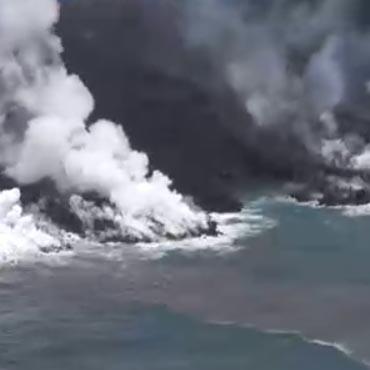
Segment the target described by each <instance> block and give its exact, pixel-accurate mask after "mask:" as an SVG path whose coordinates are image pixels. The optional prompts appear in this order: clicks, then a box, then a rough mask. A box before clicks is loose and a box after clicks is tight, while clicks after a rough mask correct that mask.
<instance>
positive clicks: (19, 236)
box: [0, 188, 67, 266]
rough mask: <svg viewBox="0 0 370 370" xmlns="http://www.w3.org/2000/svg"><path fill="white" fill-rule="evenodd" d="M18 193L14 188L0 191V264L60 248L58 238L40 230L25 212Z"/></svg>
mask: <svg viewBox="0 0 370 370" xmlns="http://www.w3.org/2000/svg"><path fill="white" fill-rule="evenodd" d="M20 197H21V193H20V190H19V189H17V188H15V189H11V190H4V191H1V192H0V266H1V265H4V264H17V263H19V262H21V261H25V260H30V259H38V258H40V257H42V256H45V255H49V254H50V255H52V254H53V251H61V250H62V249H63V242H62V241H61V240H59V239H58V238H56V237H55V236H52V235H51V234H49V233H47V232H45V231H44V230H42V229H41V228H40V227H39V226H38V225H37V224H36V221H35V219H34V217H33V216H32V215H31V214H25V213H24V211H23V209H22V206H21V203H20ZM66 238H67V236H66Z"/></svg>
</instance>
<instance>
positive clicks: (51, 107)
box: [0, 0, 209, 240]
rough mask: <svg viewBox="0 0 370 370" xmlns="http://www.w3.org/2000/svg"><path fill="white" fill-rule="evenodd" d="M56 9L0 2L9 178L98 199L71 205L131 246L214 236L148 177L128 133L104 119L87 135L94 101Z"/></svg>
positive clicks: (2, 136)
mask: <svg viewBox="0 0 370 370" xmlns="http://www.w3.org/2000/svg"><path fill="white" fill-rule="evenodd" d="M58 15H59V7H58V3H57V1H56V0H1V1H0V130H1V132H0V151H1V163H2V166H3V168H4V171H5V173H6V174H7V175H8V176H10V177H12V178H13V179H15V180H16V181H17V182H18V183H19V184H32V183H37V182H38V181H40V180H43V179H50V180H52V181H53V182H54V183H55V185H56V187H57V189H58V190H59V192H60V193H63V194H72V193H74V194H84V193H91V192H94V193H96V194H98V196H99V197H102V198H104V199H106V200H107V201H109V202H110V205H109V204H108V203H105V205H104V207H103V208H99V207H97V206H95V205H93V204H91V202H87V201H84V200H83V198H81V197H79V196H73V197H72V198H71V201H70V206H71V207H72V209H74V211H75V212H76V213H77V214H78V215H79V217H80V218H81V219H82V221H84V222H86V223H88V222H89V221H88V219H89V217H91V215H94V216H96V217H100V218H102V219H104V220H109V222H110V223H111V224H112V223H113V224H114V225H115V227H116V228H118V229H119V230H120V233H121V235H123V236H128V237H131V238H132V239H133V240H137V239H139V240H142V239H147V240H153V239H154V240H155V239H158V238H161V237H166V236H170V237H184V236H187V235H194V234H198V233H200V232H202V231H205V230H207V228H208V227H209V224H208V218H207V216H206V215H205V214H204V213H202V212H198V211H194V210H193V209H191V208H190V206H188V205H187V204H186V203H185V202H184V200H183V198H182V196H181V195H179V194H177V193H176V192H174V191H171V190H170V184H171V183H170V181H169V179H168V178H167V177H166V176H165V175H163V174H162V173H160V172H157V171H154V172H153V173H150V171H149V166H148V158H147V156H146V155H145V154H143V153H139V152H136V151H134V150H132V149H131V147H130V143H129V140H128V139H127V137H126V136H125V133H124V132H123V130H122V129H121V128H120V127H119V126H117V125H115V124H114V123H112V122H110V121H106V120H99V121H97V122H95V123H93V124H91V125H89V126H87V119H88V117H89V116H90V114H91V112H92V110H93V108H94V99H93V97H92V96H91V94H90V92H89V90H88V89H87V88H86V87H85V86H84V84H83V83H82V81H81V80H80V79H79V77H77V76H75V75H70V74H69V73H68V72H67V70H66V68H65V66H64V65H63V63H62V61H61V52H62V46H61V41H60V39H59V38H58V37H57V36H56V35H55V34H53V32H52V31H53V27H54V25H55V23H56V22H57V20H58Z"/></svg>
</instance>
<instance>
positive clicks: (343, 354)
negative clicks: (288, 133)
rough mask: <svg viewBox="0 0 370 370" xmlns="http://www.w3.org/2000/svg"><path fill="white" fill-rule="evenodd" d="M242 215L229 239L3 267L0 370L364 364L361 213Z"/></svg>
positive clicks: (268, 207)
mask: <svg viewBox="0 0 370 370" xmlns="http://www.w3.org/2000/svg"><path fill="white" fill-rule="evenodd" d="M247 208H248V209H249V217H244V218H242V219H243V223H244V227H242V225H240V222H239V223H238V225H237V231H238V233H239V234H238V235H239V237H238V238H235V239H234V240H233V242H231V241H230V244H232V245H227V241H226V240H223V241H222V243H220V244H217V243H215V241H212V243H211V241H210V240H203V241H202V243H199V241H198V243H197V242H196V241H192V243H189V242H188V243H186V242H182V243H174V244H173V245H172V246H171V247H169V246H168V245H166V246H165V247H163V246H160V245H152V246H146V247H145V248H144V247H140V246H128V245H116V246H112V245H110V246H109V245H105V246H86V245H81V246H80V247H79V248H78V249H77V252H76V254H75V255H73V256H63V257H61V258H60V259H52V260H51V261H47V260H42V261H27V262H25V263H20V264H18V265H17V266H3V267H2V268H1V271H0V302H1V304H0V369H1V370H13V369H16V370H23V369H27V370H36V369H37V370H43V369H45V370H54V369H55V370H59V369H63V370H64V369H68V370H69V369H71V370H73V369H78V370H84V369H99V370H101V369H107V370H111V369H127V370H135V369H140V370H141V369H142V370H146V369H148V370H151V369H171V370H172V369H199V370H206V369H225V370H233V369H251V370H252V369H253V370H265V369H266V370H279V369H282V370H290V369H299V370H306V369H307V370H314V369H320V370H324V369H325V370H331V369H333V370H334V369H335V370H341V369H348V370H351V369H366V368H367V367H366V362H367V361H368V360H369V359H370V269H369V267H368V266H369V261H370V258H369V257H370V245H369V242H368V240H369V227H368V225H369V222H370V219H369V217H368V216H366V215H364V216H361V217H348V216H346V215H344V214H343V211H342V210H334V209H317V208H314V207H310V206H302V205H297V204H294V203H293V202H287V201H280V200H276V199H275V198H274V197H270V198H260V197H258V198H256V199H254V200H251V201H249V202H248V205H247ZM239 221H240V220H239ZM230 222H231V225H229V226H230V228H232V221H230ZM257 229H258V232H256V230H257ZM243 230H244V232H243ZM251 230H252V231H253V232H251ZM207 243H209V246H208V247H207ZM329 342H330V343H336V345H329V344H328V343H329Z"/></svg>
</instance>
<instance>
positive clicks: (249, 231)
mask: <svg viewBox="0 0 370 370" xmlns="http://www.w3.org/2000/svg"><path fill="white" fill-rule="evenodd" d="M211 217H212V219H213V220H214V221H216V222H217V224H218V228H217V230H218V232H219V235H216V236H201V237H196V238H188V239H184V240H179V241H165V242H161V243H138V244H137V245H136V246H137V247H138V248H139V249H140V251H141V252H143V253H144V254H145V256H147V257H149V258H161V257H163V256H164V255H166V253H168V252H170V251H180V252H181V253H193V252H197V251H202V250H203V251H207V250H208V251H213V252H216V253H219V254H224V253H231V252H235V251H237V250H239V249H241V248H245V243H238V240H239V239H245V238H252V237H254V236H257V235H258V234H260V233H263V232H264V231H266V230H268V229H271V228H272V227H274V226H275V225H276V222H275V221H274V220H272V219H270V218H267V217H265V216H263V215H262V213H261V210H260V209H258V208H255V207H251V208H245V209H243V210H242V211H241V212H238V213H213V214H212V215H211ZM242 244H243V245H242Z"/></svg>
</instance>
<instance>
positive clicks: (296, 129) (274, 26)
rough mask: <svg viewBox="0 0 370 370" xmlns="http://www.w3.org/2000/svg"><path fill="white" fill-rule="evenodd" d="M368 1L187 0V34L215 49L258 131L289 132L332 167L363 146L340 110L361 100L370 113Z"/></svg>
mask: <svg viewBox="0 0 370 370" xmlns="http://www.w3.org/2000/svg"><path fill="white" fill-rule="evenodd" d="M365 3H366V1H365V2H363V1H362V0H358V1H357V0H354V1H347V0H324V1H315V0H300V1H290V0H271V1H258V0H246V1H237V0H235V1H227V0H204V1H196V0H189V1H184V2H183V5H182V7H183V9H184V14H185V18H184V19H185V22H184V27H183V34H184V40H185V42H186V44H187V45H188V46H189V47H190V48H194V49H201V50H206V51H207V52H208V53H209V56H210V59H211V60H212V61H213V63H214V64H215V65H216V68H218V70H219V71H220V74H222V75H223V76H224V78H225V79H226V80H227V81H228V83H229V85H230V86H231V87H232V88H233V89H234V90H235V91H236V92H237V94H238V95H239V96H240V98H241V99H242V101H243V103H244V105H245V109H246V110H247V111H248V112H249V113H250V114H251V115H252V116H253V118H254V122H255V126H256V127H255V128H256V130H260V131H264V132H270V133H274V134H275V135H276V137H283V136H288V135H290V136H291V137H293V138H294V140H296V141H297V142H300V143H301V144H302V145H303V146H304V147H305V149H306V151H307V155H308V156H311V157H312V158H313V159H315V160H316V161H322V162H324V163H325V164H326V165H328V166H331V165H333V166H337V165H338V161H339V162H341V163H340V164H341V165H350V164H351V163H352V162H353V158H352V157H353V156H356V155H357V154H358V151H360V152H361V151H362V150H364V149H365V148H364V147H362V148H361V144H360V148H359V145H358V144H359V143H361V141H362V139H361V138H360V137H359V136H360V135H359V133H358V131H357V130H358V127H355V125H353V127H350V129H349V130H348V126H349V125H348V124H347V122H346V124H345V126H346V127H347V129H346V133H345V135H346V137H344V136H345V135H344V134H343V132H342V131H343V130H342V126H343V125H342V122H341V121H340V119H339V118H338V117H337V112H336V111H337V109H338V107H340V108H342V109H348V110H352V109H355V110H359V106H360V108H361V112H362V114H366V116H367V117H369V108H370V100H369V99H368V97H367V96H366V94H367V91H366V82H367V81H368V80H369V79H370V48H369V45H370V37H369V36H368V35H367V33H366V32H365V31H364V29H363V27H362V26H363V24H361V25H360V22H359V19H358V18H359V16H360V14H361V12H362V7H364V5H365ZM349 136H350V139H348V137H349ZM354 136H356V143H357V145H352V144H351V143H353V139H354ZM347 139H348V140H347ZM277 143H278V142H277ZM354 148H355V150H354ZM262 150H263V149H262ZM338 153H339V154H338ZM290 155H294V154H293V153H290ZM339 157H343V158H344V159H345V160H340V159H339ZM364 158H365V157H364V156H362V157H361V160H360V161H356V160H355V162H356V163H357V164H358V163H360V162H361V163H362V162H363V159H364Z"/></svg>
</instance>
